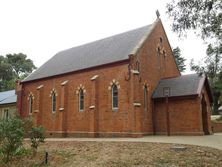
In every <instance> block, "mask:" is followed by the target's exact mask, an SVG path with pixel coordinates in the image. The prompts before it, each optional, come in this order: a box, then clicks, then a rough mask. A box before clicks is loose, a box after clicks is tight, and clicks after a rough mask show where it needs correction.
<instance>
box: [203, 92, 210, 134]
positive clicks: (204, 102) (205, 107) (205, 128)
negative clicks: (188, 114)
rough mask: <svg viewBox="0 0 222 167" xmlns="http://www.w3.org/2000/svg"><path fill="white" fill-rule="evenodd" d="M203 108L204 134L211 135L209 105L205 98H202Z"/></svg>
mask: <svg viewBox="0 0 222 167" xmlns="http://www.w3.org/2000/svg"><path fill="white" fill-rule="evenodd" d="M201 106H202V123H203V132H204V135H209V134H210V133H209V129H208V117H207V103H206V100H205V98H204V96H203V97H202V101H201Z"/></svg>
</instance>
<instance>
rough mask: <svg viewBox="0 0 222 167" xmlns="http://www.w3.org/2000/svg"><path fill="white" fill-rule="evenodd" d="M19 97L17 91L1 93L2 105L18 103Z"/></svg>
mask: <svg viewBox="0 0 222 167" xmlns="http://www.w3.org/2000/svg"><path fill="white" fill-rule="evenodd" d="M16 100H17V95H16V94H15V90H9V91H5V92H0V105H3V104H10V103H16Z"/></svg>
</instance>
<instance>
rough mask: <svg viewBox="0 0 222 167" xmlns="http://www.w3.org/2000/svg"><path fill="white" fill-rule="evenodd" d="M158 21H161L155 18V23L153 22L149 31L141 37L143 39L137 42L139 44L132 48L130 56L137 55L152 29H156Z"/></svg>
mask: <svg viewBox="0 0 222 167" xmlns="http://www.w3.org/2000/svg"><path fill="white" fill-rule="evenodd" d="M159 21H161V19H160V18H157V19H156V21H154V23H153V24H151V28H150V29H149V31H147V33H146V34H145V35H144V36H143V38H142V39H141V40H140V41H139V43H138V44H137V45H136V46H135V47H134V49H133V50H132V51H131V53H130V55H135V54H137V53H138V51H139V49H140V48H141V47H142V46H143V44H144V43H145V41H146V40H147V38H148V37H149V35H150V34H151V32H152V31H153V30H154V28H155V27H156V25H157V23H158V22H159Z"/></svg>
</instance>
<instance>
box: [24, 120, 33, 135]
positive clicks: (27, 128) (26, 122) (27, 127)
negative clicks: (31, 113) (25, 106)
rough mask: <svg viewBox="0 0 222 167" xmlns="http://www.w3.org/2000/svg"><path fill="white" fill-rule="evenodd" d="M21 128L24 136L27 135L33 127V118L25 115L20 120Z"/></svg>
mask: <svg viewBox="0 0 222 167" xmlns="http://www.w3.org/2000/svg"><path fill="white" fill-rule="evenodd" d="M22 124H23V128H24V134H25V136H26V137H28V136H29V133H30V132H31V130H32V127H33V118H32V117H26V118H24V119H23V120H22Z"/></svg>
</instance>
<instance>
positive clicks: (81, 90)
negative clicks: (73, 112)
mask: <svg viewBox="0 0 222 167" xmlns="http://www.w3.org/2000/svg"><path fill="white" fill-rule="evenodd" d="M83 110H84V92H83V89H80V90H79V111H83Z"/></svg>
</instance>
